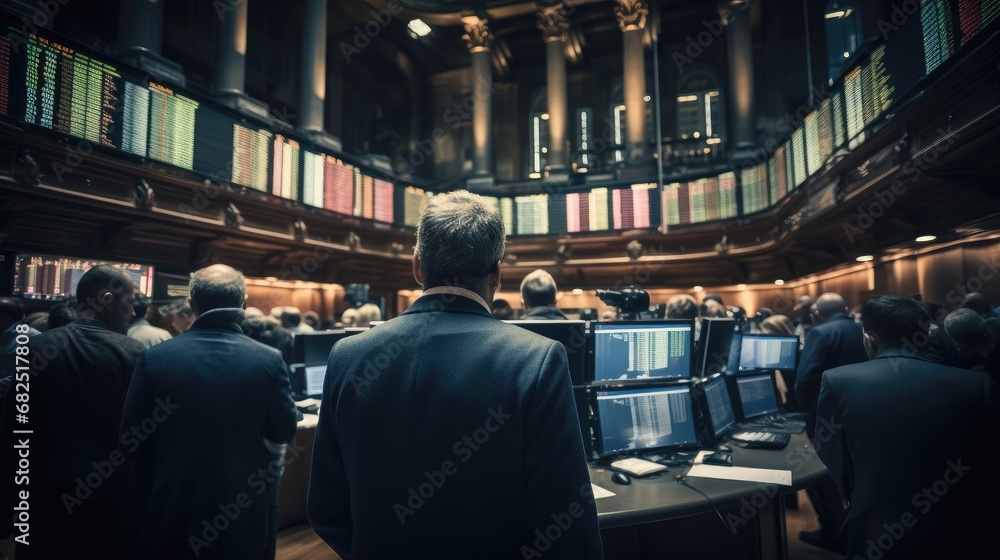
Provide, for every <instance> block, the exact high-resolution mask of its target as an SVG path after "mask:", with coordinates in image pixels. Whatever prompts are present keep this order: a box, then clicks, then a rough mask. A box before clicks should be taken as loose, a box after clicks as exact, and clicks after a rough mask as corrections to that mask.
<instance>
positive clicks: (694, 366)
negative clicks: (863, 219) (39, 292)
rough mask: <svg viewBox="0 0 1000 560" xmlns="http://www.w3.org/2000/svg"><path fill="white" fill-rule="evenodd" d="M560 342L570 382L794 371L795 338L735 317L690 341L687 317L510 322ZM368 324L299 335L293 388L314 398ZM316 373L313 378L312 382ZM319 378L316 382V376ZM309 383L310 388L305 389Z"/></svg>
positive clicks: (713, 322) (713, 323) (712, 323)
mask: <svg viewBox="0 0 1000 560" xmlns="http://www.w3.org/2000/svg"><path fill="white" fill-rule="evenodd" d="M507 322H508V323H511V324H515V325H517V326H519V327H521V328H524V329H527V330H529V331H532V332H534V333H536V334H539V335H542V336H545V337H547V338H550V339H552V340H555V341H558V342H560V343H562V345H563V346H564V347H565V348H566V355H567V357H568V358H569V369H570V376H571V378H572V380H573V385H575V386H584V385H591V384H592V385H607V384H614V383H624V384H635V383H645V382H649V381H655V380H679V379H690V378H692V377H693V378H700V377H702V376H705V375H710V374H713V373H726V374H728V375H732V374H736V373H746V372H754V371H774V370H779V371H794V370H795V368H796V366H797V361H798V351H799V340H798V337H795V336H771V335H762V334H740V333H739V332H737V331H736V323H735V321H734V320H733V319H705V320H704V321H703V322H702V323H701V332H702V336H701V340H700V344H698V345H697V349H696V348H695V344H694V338H695V337H694V327H695V325H694V322H693V321H690V320H654V321H614V322H606V323H592V324H591V329H589V330H588V328H587V326H588V323H587V322H586V321H530V320H521V321H507ZM364 330H365V329H337V330H332V331H324V332H317V333H306V334H299V335H296V336H295V338H294V340H293V344H292V364H293V365H295V366H296V369H295V371H294V372H293V378H298V379H299V381H298V382H295V379H293V390H296V389H297V392H299V393H300V394H302V395H305V396H309V397H319V396H321V393H322V384H323V383H322V377H323V376H325V368H326V363H327V358H328V357H329V355H330V350H331V349H332V348H333V345H334V344H336V342H337V341H338V340H340V339H341V338H344V337H347V336H350V335H352V334H356V333H357V332H361V331H364ZM310 379H313V380H314V381H315V382H314V383H310V382H309V380H310ZM317 379H318V380H317ZM310 387H312V389H310Z"/></svg>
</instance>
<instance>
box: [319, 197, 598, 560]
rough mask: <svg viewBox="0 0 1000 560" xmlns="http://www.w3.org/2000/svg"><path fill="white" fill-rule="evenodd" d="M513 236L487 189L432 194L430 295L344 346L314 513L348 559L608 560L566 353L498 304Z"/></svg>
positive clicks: (334, 377) (423, 257)
mask: <svg viewBox="0 0 1000 560" xmlns="http://www.w3.org/2000/svg"><path fill="white" fill-rule="evenodd" d="M504 244H505V235H504V227H503V220H501V218H500V215H499V213H498V212H497V211H496V210H495V209H494V208H492V207H491V206H490V205H489V203H488V202H487V201H486V200H484V199H483V198H482V197H479V196H476V195H473V194H470V193H468V192H465V191H458V192H451V193H445V194H439V195H437V196H435V197H434V198H432V199H431V200H430V202H429V203H428V204H427V208H426V209H425V210H424V213H423V215H422V216H421V217H420V223H419V225H418V226H417V245H416V248H415V250H414V255H413V275H414V278H415V279H416V280H417V282H418V283H420V284H422V285H423V288H424V292H423V295H422V296H421V297H420V298H419V299H417V301H415V302H414V303H413V305H411V306H410V308H409V309H407V310H406V311H405V312H404V313H403V314H402V315H401V316H399V317H397V318H395V319H393V320H392V321H388V322H386V323H385V324H384V325H381V326H380V327H378V328H377V329H372V330H370V331H368V332H365V333H362V334H359V335H356V336H352V337H349V338H345V339H343V340H341V341H339V342H338V343H337V344H336V346H334V347H333V352H332V353H331V354H330V360H329V365H328V368H327V371H328V372H329V377H327V380H326V381H327V383H326V386H325V387H324V388H323V406H322V408H321V409H320V418H319V425H318V427H317V429H316V440H315V446H314V450H313V459H312V471H311V473H310V480H309V499H308V510H309V521H310V523H311V524H312V527H313V529H315V531H316V533H317V534H319V536H320V537H321V538H322V539H323V540H324V541H326V542H327V544H329V545H330V546H331V547H333V549H334V550H336V551H337V553H338V554H339V555H340V556H341V557H342V558H345V559H350V558H352V557H353V558H532V557H540V556H543V555H544V557H545V558H549V557H552V558H574V559H594V558H601V556H602V545H601V536H600V531H599V529H598V525H597V509H596V507H595V504H594V500H593V496H592V494H591V485H590V476H589V472H588V469H587V459H586V456H585V454H584V447H583V438H582V437H581V435H580V426H579V421H578V420H577V411H576V405H575V403H574V398H573V390H572V386H571V381H570V376H569V368H568V365H567V359H566V350H565V349H564V348H563V346H562V345H561V344H560V343H558V342H554V341H551V340H549V339H547V338H543V337H541V336H538V335H535V334H533V333H531V332H529V331H527V330H525V329H522V328H520V327H517V326H514V325H510V324H506V323H502V322H498V321H496V320H495V319H493V317H492V316H491V314H490V302H491V301H492V300H493V296H494V294H495V292H496V290H497V288H498V287H499V285H500V261H501V259H502V258H503V251H504ZM556 520H559V521H558V522H559V523H560V525H553V523H556V522H557V521H556ZM549 527H555V528H556V529H557V530H558V531H559V533H560V536H559V538H550V537H547V536H546V535H547V534H548V535H551V534H552V532H553V530H551V529H549ZM547 531H548V533H547Z"/></svg>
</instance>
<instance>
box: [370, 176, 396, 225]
mask: <svg viewBox="0 0 1000 560" xmlns="http://www.w3.org/2000/svg"><path fill="white" fill-rule="evenodd" d="M373 181H374V183H375V189H374V190H375V219H376V220H378V221H380V222H386V223H389V224H391V223H392V208H393V205H392V192H393V186H392V183H390V182H389V181H386V180H384V179H373Z"/></svg>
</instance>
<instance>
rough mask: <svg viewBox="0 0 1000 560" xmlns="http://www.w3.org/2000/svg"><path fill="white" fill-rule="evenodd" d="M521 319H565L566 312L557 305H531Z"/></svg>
mask: <svg viewBox="0 0 1000 560" xmlns="http://www.w3.org/2000/svg"><path fill="white" fill-rule="evenodd" d="M522 318H523V319H543V320H546V319H547V320H552V319H556V320H558V319H566V318H567V317H566V314H565V313H563V312H562V311H560V310H559V308H558V307H556V306H554V305H546V306H544V307H532V308H531V310H530V311H528V312H527V313H525V314H524V317H522Z"/></svg>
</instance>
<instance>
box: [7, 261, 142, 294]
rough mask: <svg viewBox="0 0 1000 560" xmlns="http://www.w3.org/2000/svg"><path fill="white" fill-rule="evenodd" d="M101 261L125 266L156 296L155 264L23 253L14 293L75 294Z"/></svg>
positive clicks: (124, 267)
mask: <svg viewBox="0 0 1000 560" xmlns="http://www.w3.org/2000/svg"><path fill="white" fill-rule="evenodd" d="M99 264H109V265H113V266H117V267H120V268H123V269H125V272H126V273H127V274H128V275H129V277H130V278H132V281H134V282H135V285H136V286H137V287H138V288H139V291H140V292H142V293H143V294H145V295H146V296H147V297H152V295H153V267H152V266H148V265H143V264H136V263H121V262H112V261H101V260H95V259H75V258H64V257H52V256H47V255H36V254H21V255H18V256H17V258H16V259H15V260H14V295H20V296H22V297H24V298H25V299H65V298H69V297H72V296H75V295H76V286H77V284H79V283H80V278H82V277H83V275H84V273H86V272H87V271H88V270H90V269H91V268H93V267H95V266H97V265H99Z"/></svg>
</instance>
